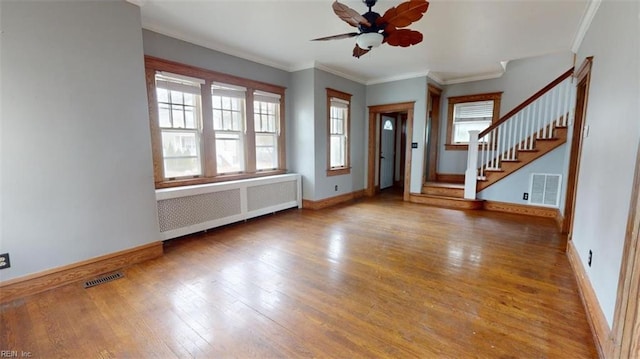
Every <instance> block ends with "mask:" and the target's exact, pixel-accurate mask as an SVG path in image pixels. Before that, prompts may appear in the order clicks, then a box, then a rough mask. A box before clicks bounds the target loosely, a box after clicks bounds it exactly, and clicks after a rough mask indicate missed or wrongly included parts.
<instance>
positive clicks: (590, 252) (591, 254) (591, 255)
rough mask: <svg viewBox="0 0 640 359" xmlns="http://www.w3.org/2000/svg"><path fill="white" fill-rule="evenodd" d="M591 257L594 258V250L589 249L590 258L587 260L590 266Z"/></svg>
mask: <svg viewBox="0 0 640 359" xmlns="http://www.w3.org/2000/svg"><path fill="white" fill-rule="evenodd" d="M591 259H593V252H592V251H591V249H589V260H588V261H587V264H588V265H589V267H591Z"/></svg>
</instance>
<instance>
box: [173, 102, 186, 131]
mask: <svg viewBox="0 0 640 359" xmlns="http://www.w3.org/2000/svg"><path fill="white" fill-rule="evenodd" d="M171 115H172V118H173V127H174V128H184V112H183V108H182V106H179V105H173V106H171Z"/></svg>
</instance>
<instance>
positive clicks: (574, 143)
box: [560, 56, 593, 240]
mask: <svg viewBox="0 0 640 359" xmlns="http://www.w3.org/2000/svg"><path fill="white" fill-rule="evenodd" d="M592 63H593V56H590V57H587V58H586V59H585V60H584V62H583V63H582V65H581V66H580V70H578V72H577V73H576V75H575V77H576V79H577V81H578V83H577V85H576V102H575V116H574V122H573V132H572V134H571V149H570V152H569V153H570V154H569V171H568V173H567V196H566V199H565V204H564V216H563V219H562V226H561V228H560V232H561V233H564V234H568V236H567V239H568V240H571V232H572V230H573V219H574V213H573V212H574V210H575V208H576V194H577V191H578V173H579V172H580V157H581V154H582V140H583V137H582V130H583V127H584V119H585V117H586V114H587V103H588V100H589V82H590V81H591V65H592Z"/></svg>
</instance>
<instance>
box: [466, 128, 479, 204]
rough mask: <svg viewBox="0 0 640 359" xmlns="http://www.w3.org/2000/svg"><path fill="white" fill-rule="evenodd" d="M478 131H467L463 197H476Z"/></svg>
mask: <svg viewBox="0 0 640 359" xmlns="http://www.w3.org/2000/svg"><path fill="white" fill-rule="evenodd" d="M479 133H480V131H469V151H468V152H467V170H466V171H465V172H464V198H465V199H476V185H477V183H478V134H479Z"/></svg>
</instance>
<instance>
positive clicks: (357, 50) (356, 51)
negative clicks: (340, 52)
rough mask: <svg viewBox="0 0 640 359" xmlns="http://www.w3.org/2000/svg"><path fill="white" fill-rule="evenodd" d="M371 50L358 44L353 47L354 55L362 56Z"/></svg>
mask: <svg viewBox="0 0 640 359" xmlns="http://www.w3.org/2000/svg"><path fill="white" fill-rule="evenodd" d="M367 52H369V50H365V49H363V48H361V47H360V46H358V44H356V47H354V48H353V57H357V58H360V56H362V55H364V54H366V53H367Z"/></svg>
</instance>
